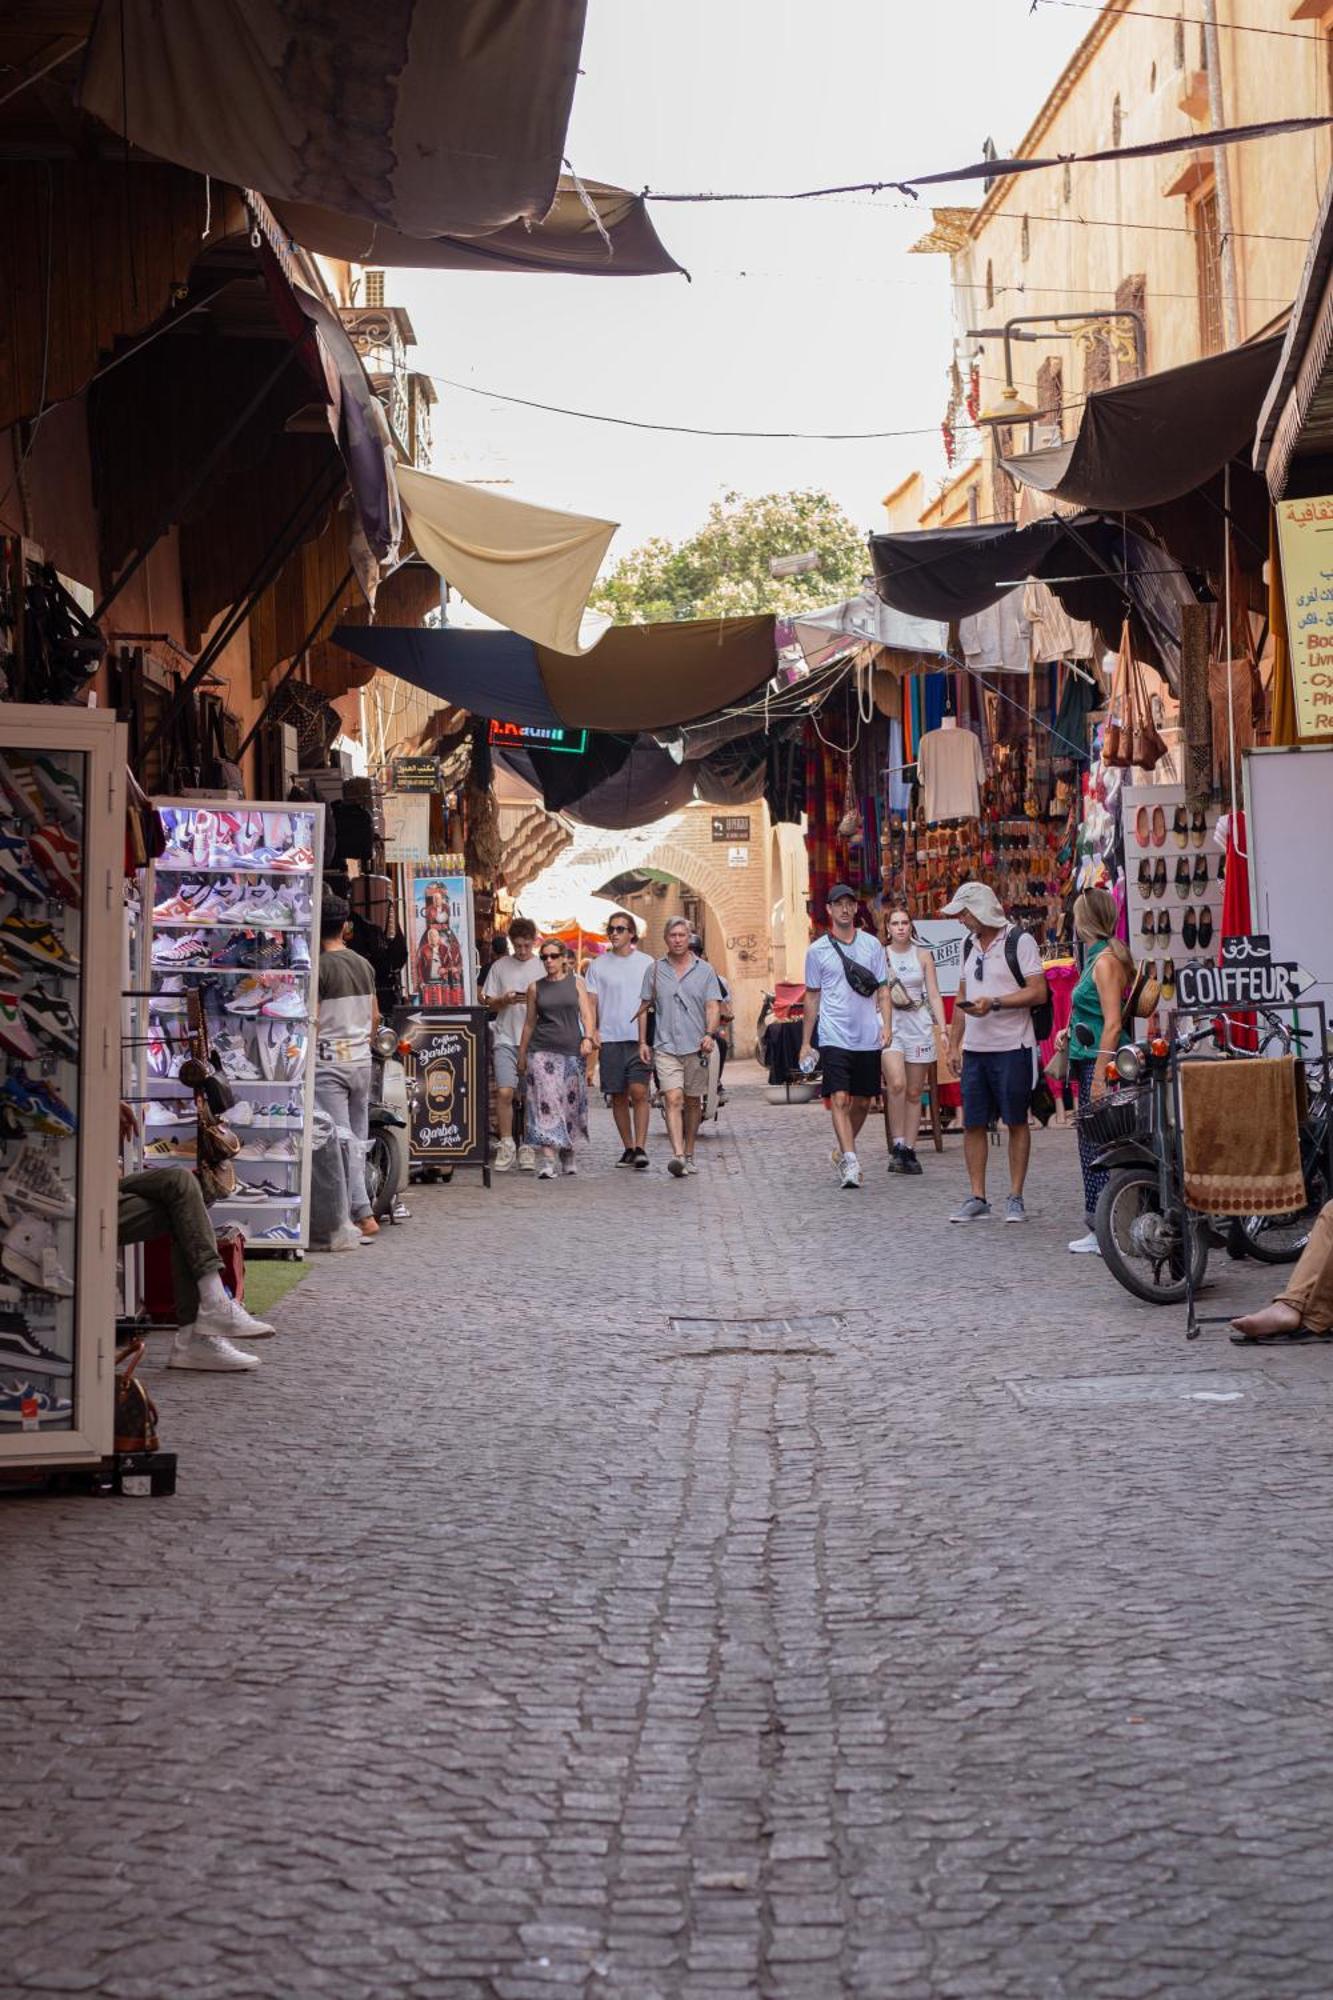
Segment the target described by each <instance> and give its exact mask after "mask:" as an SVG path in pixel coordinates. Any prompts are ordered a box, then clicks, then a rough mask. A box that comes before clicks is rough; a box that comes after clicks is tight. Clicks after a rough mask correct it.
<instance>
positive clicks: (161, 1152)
mask: <svg viewBox="0 0 1333 2000" xmlns="http://www.w3.org/2000/svg"><path fill="white" fill-rule="evenodd" d="M143 1156H144V1159H145V1160H147V1161H149V1162H150V1163H151V1164H153V1165H154V1166H160V1167H165V1166H168V1165H169V1164H170V1163H171V1161H173V1160H193V1158H194V1147H193V1146H187V1145H186V1144H185V1143H184V1141H183V1140H181V1139H150V1140H149V1141H148V1144H147V1145H146V1146H145V1147H144V1149H143Z"/></svg>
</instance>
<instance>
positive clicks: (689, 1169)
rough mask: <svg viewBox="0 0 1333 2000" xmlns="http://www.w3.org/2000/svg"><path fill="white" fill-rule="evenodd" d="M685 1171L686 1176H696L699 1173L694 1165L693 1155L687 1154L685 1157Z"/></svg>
mask: <svg viewBox="0 0 1333 2000" xmlns="http://www.w3.org/2000/svg"><path fill="white" fill-rule="evenodd" d="M685 1171H686V1173H687V1174H697V1173H698V1171H699V1169H698V1168H697V1167H696V1166H695V1164H694V1155H693V1153H687V1154H686V1155H685Z"/></svg>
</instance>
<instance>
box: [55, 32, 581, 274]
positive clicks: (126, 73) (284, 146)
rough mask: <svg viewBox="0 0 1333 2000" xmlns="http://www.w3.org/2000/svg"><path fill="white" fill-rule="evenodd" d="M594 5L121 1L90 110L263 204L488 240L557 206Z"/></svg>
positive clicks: (104, 41) (408, 232)
mask: <svg viewBox="0 0 1333 2000" xmlns="http://www.w3.org/2000/svg"><path fill="white" fill-rule="evenodd" d="M585 8H586V0H450V4H448V5H441V4H440V0H392V4H391V5H388V6H383V7H374V6H370V7H367V6H365V5H363V4H362V0H319V4H318V5H316V6H306V7H299V8H294V7H292V6H290V5H289V4H288V0H171V4H170V5H169V6H164V5H163V4H162V0H116V5H115V6H104V7H101V8H99V9H98V12H97V16H96V20H95V23H94V26H93V32H92V36H91V39H90V41H89V44H88V51H87V57H86V61H85V67H84V73H83V80H82V84H81V87H80V99H79V101H80V103H81V105H82V107H83V109H84V110H85V111H89V112H92V113H93V114H94V115H95V116H96V117H98V118H100V119H101V120H102V122H103V123H104V124H106V125H109V126H110V128H111V129H112V131H113V132H119V133H120V134H121V135H122V136H123V137H125V138H127V139H129V140H131V141H132V142H133V143H134V144H135V145H136V146H139V147H142V148H143V150H144V151H145V152H147V153H151V154H153V155H155V156H156V157H157V158H158V159H162V160H174V161H176V162H177V163H178V164H179V165H181V166H185V167H193V168H194V169H195V171H196V172H198V173H201V174H211V175H212V176H213V177H214V178H215V179H217V180H220V181H229V182H231V183H232V184H233V185H234V186H236V187H241V188H256V189H258V191H259V192H260V193H261V194H263V195H265V196H267V197H268V198H269V199H270V200H283V201H293V202H300V203H302V204H303V205H304V206H305V207H306V208H308V209H315V210H319V209H326V210H329V211H332V213H333V214H334V215H335V216H347V215H353V216H358V217H360V218H361V219H362V220H363V221H366V222H373V223H380V224H383V225H384V227H386V228H388V229H391V230H396V231H399V232H401V233H402V234H403V235H405V236H418V237H426V238H431V237H437V236H440V235H443V234H451V235H459V236H486V235H493V234H494V233H495V231H496V230H500V229H505V228H507V227H508V226H509V225H510V224H512V223H520V224H521V223H522V222H523V221H525V220H526V221H528V222H533V223H536V222H540V221H541V219H542V217H543V216H544V215H545V214H546V213H547V211H548V209H549V208H550V206H551V203H552V201H553V200H554V199H555V194H556V186H557V182H558V180H559V175H560V163H561V160H562V158H563V155H564V151H565V132H566V128H567V126H568V123H569V110H570V105H571V103H572V101H573V95H574V82H575V78H576V76H577V73H578V63H579V52H580V49H581V47H582V42H583V24H584V14H585Z"/></svg>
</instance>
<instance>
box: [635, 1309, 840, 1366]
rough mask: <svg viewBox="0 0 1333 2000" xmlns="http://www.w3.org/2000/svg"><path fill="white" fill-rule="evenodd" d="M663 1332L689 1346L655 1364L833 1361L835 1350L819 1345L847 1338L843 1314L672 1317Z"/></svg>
mask: <svg viewBox="0 0 1333 2000" xmlns="http://www.w3.org/2000/svg"><path fill="white" fill-rule="evenodd" d="M667 1327H668V1329H669V1331H670V1332H671V1333H673V1334H674V1335H675V1336H676V1338H677V1339H678V1340H682V1341H685V1342H687V1343H688V1345H686V1346H684V1347H681V1348H677V1349H675V1350H674V1351H673V1352H671V1353H669V1354H659V1356H658V1357H657V1358H658V1360H659V1361H719V1360H729V1359H736V1358H741V1359H745V1358H753V1359H756V1360H757V1359H764V1358H767V1359H773V1358H775V1357H776V1358H778V1359H782V1358H784V1357H790V1358H791V1359H793V1360H800V1359H807V1360H810V1359H814V1360H825V1359H827V1360H830V1361H832V1360H835V1359H836V1358H837V1354H838V1349H837V1348H836V1347H830V1346H825V1345H822V1344H821V1341H827V1340H829V1339H831V1338H837V1337H838V1336H839V1335H841V1334H843V1333H845V1331H846V1327H847V1316H846V1314H845V1313H797V1314H792V1315H789V1316H787V1317H785V1318H778V1317H776V1316H775V1315H771V1314H770V1315H765V1316H763V1317H759V1316H754V1317H743V1318H738V1319H698V1318H684V1317H679V1318H677V1317H673V1318H670V1319H668V1320H667Z"/></svg>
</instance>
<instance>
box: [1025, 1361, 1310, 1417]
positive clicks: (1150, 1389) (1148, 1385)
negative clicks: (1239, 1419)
mask: <svg viewBox="0 0 1333 2000" xmlns="http://www.w3.org/2000/svg"><path fill="white" fill-rule="evenodd" d="M1004 1386H1005V1388H1006V1389H1007V1390H1008V1391H1009V1394H1010V1395H1011V1396H1012V1397H1013V1399H1014V1401H1015V1402H1016V1403H1018V1404H1020V1405H1021V1406H1022V1408H1023V1409H1025V1410H1052V1409H1079V1408H1086V1407H1088V1406H1098V1405H1102V1404H1106V1403H1204V1404H1208V1403H1239V1402H1243V1401H1245V1400H1247V1399H1248V1398H1250V1397H1252V1396H1267V1395H1268V1394H1270V1393H1271V1391H1272V1390H1273V1388H1274V1387H1275V1386H1276V1385H1275V1384H1274V1383H1272V1382H1271V1381H1269V1379H1268V1378H1267V1377H1266V1376H1265V1375H1262V1374H1260V1372H1259V1370H1258V1369H1255V1368H1247V1369H1245V1370H1244V1371H1242V1370H1240V1369H1234V1370H1228V1369H1199V1370H1197V1371H1196V1372H1195V1373H1193V1374H1189V1375H1169V1374H1164V1373H1163V1374H1146V1375H1071V1376H1064V1377H1059V1378H1057V1379H1055V1380H1053V1381H1052V1380H1048V1381H1028V1382H1024V1381H1008V1382H1006V1383H1005V1385H1004Z"/></svg>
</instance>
